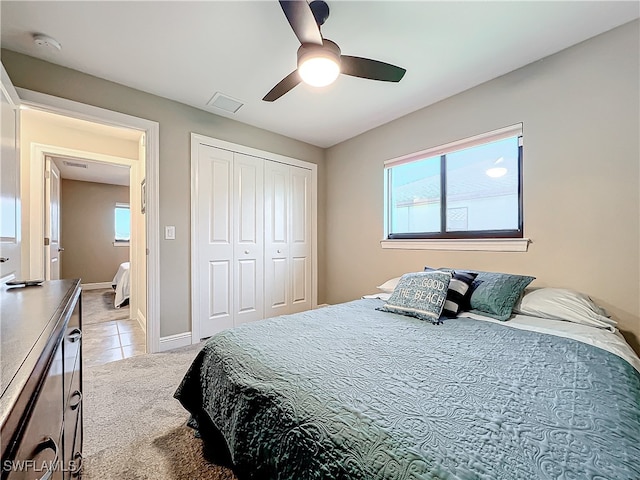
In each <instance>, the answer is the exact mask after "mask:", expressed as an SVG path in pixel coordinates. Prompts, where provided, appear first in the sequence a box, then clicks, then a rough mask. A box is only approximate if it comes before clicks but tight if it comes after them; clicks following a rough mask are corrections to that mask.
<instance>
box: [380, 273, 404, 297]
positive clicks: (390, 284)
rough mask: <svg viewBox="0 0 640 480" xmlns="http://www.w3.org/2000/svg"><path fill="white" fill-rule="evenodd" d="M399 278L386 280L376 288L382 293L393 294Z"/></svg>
mask: <svg viewBox="0 0 640 480" xmlns="http://www.w3.org/2000/svg"><path fill="white" fill-rule="evenodd" d="M400 278H401V277H396V278H392V279H391V280H387V281H386V282H384V283H383V284H382V285H378V286H377V287H376V288H377V289H378V290H380V291H381V292H384V293H393V291H394V290H395V289H396V286H397V285H398V282H399V281H400Z"/></svg>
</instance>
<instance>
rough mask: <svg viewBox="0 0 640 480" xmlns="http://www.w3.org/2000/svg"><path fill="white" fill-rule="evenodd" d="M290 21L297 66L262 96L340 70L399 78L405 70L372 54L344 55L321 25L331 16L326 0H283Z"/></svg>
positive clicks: (322, 82)
mask: <svg viewBox="0 0 640 480" xmlns="http://www.w3.org/2000/svg"><path fill="white" fill-rule="evenodd" d="M280 6H281V7H282V10H283V11H284V14H285V16H286V17H287V20H288V21H289V25H291V28H292V29H293V32H294V33H295V34H296V37H298V40H300V43H301V45H300V48H298V68H297V69H296V70H294V71H293V72H291V73H290V74H289V75H287V76H286V77H284V78H283V79H282V80H281V81H280V82H279V83H278V84H277V85H276V86H275V87H273V88H272V89H271V91H270V92H269V93H267V94H266V95H265V97H264V98H263V99H262V100H264V101H265V102H273V101H274V100H277V99H278V98H280V97H281V96H283V95H284V94H285V93H287V92H288V91H289V90H291V89H293V88H294V87H295V86H296V85H298V84H299V83H300V82H305V83H308V84H309V85H312V86H315V87H324V86H326V85H329V84H330V83H332V82H333V81H334V80H335V79H336V78H337V77H338V75H339V74H340V73H343V74H345V75H351V76H352V77H361V78H368V79H371V80H381V81H383V82H399V81H400V80H402V77H403V76H404V74H405V72H406V70H405V69H404V68H400V67H397V66H395V65H391V64H389V63H384V62H380V61H378V60H371V59H369V58H362V57H351V56H349V55H342V54H341V52H340V47H338V45H337V44H336V43H334V42H332V41H331V40H328V39H326V38H323V37H322V34H321V33H320V27H321V26H322V25H323V24H324V22H325V21H326V20H327V18H329V6H328V5H327V3H326V2H325V1H324V0H314V1H312V2H311V3H307V0H280Z"/></svg>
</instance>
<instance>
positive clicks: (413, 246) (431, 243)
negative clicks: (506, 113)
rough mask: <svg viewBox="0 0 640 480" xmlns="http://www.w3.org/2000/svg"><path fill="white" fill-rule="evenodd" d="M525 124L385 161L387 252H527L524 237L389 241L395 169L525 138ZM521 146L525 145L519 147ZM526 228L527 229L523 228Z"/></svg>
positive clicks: (382, 245)
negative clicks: (511, 138)
mask: <svg viewBox="0 0 640 480" xmlns="http://www.w3.org/2000/svg"><path fill="white" fill-rule="evenodd" d="M522 132H523V126H522V123H518V124H515V125H511V126H508V127H504V128H500V129H497V130H493V131H490V132H487V133H483V134H480V135H475V136H473V137H469V138H465V139H462V140H458V141H455V142H450V143H447V144H444V145H438V146H436V147H432V148H428V149H426V150H422V151H419V152H415V153H411V154H408V155H403V156H401V157H396V158H392V159H389V160H386V161H385V162H384V219H383V221H384V231H383V237H382V238H383V239H382V240H381V241H380V245H381V247H382V248H384V249H402V250H464V251H498V252H526V251H527V250H528V246H529V243H530V242H531V241H530V239H528V238H525V237H524V236H523V237H522V238H452V239H443V238H433V239H431V238H429V239H427V238H420V239H389V222H390V216H389V207H390V191H389V180H388V179H389V174H388V171H389V170H390V169H391V168H392V167H396V166H399V165H404V164H407V163H411V162H414V161H418V160H423V159H425V158H430V157H435V156H440V155H444V154H446V153H451V152H453V151H456V150H463V149H466V148H471V147H475V146H478V145H482V144H485V143H489V142H496V141H499V140H503V139H505V138H510V137H514V136H520V137H521V138H522ZM520 145H521V146H522V144H520ZM523 228H524V226H523Z"/></svg>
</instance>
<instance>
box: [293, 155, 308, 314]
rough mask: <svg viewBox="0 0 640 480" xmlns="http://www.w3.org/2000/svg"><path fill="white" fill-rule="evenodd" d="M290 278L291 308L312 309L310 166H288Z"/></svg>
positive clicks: (298, 309) (295, 309)
mask: <svg viewBox="0 0 640 480" xmlns="http://www.w3.org/2000/svg"><path fill="white" fill-rule="evenodd" d="M289 172H290V177H289V178H290V185H291V190H290V193H289V198H290V202H289V203H290V213H289V220H290V240H289V256H290V267H289V268H290V270H289V278H290V279H291V308H290V310H289V311H290V312H291V313H295V312H302V311H304V310H310V309H311V307H312V302H311V243H312V242H311V231H312V230H311V170H307V169H306V168H300V167H294V166H290V167H289Z"/></svg>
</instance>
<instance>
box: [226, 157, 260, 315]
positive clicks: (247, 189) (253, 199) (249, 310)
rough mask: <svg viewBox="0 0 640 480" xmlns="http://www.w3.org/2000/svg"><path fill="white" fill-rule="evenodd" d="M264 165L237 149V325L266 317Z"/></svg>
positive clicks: (234, 291)
mask: <svg viewBox="0 0 640 480" xmlns="http://www.w3.org/2000/svg"><path fill="white" fill-rule="evenodd" d="M263 165H264V160H263V159H261V158H256V157H251V156H249V155H243V154H240V153H234V162H233V172H234V173H233V178H234V181H233V199H234V201H233V206H232V208H233V214H232V215H233V217H234V218H235V221H234V223H233V225H234V232H233V233H234V235H233V236H234V242H233V243H234V249H233V265H234V270H233V307H234V308H233V316H234V325H239V324H241V323H245V322H251V321H255V320H260V319H262V318H264V293H263V288H264V260H263V259H264V256H263V255H264V252H263V248H264V247H263V245H264V239H263V237H264V233H263Z"/></svg>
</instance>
